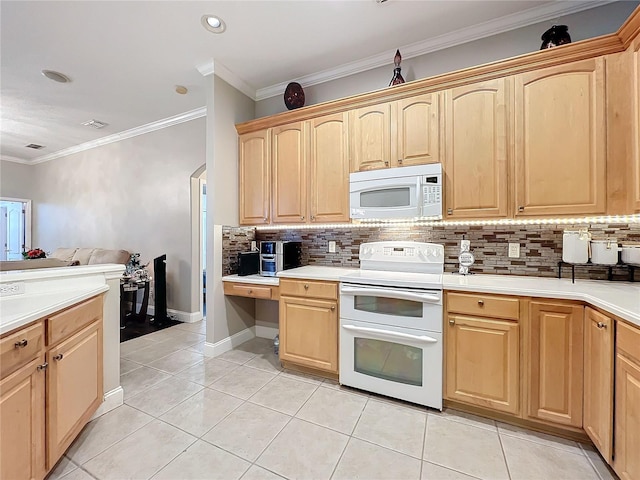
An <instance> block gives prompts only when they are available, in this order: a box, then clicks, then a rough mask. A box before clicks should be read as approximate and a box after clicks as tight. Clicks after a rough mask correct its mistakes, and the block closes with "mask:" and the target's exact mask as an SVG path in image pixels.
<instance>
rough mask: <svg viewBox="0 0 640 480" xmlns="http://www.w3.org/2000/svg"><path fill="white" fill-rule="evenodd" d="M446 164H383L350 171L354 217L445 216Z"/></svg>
mask: <svg viewBox="0 0 640 480" xmlns="http://www.w3.org/2000/svg"><path fill="white" fill-rule="evenodd" d="M442 197H443V193H442V165H440V164H439V163H431V164H428V165H417V166H414V167H398V168H383V169H380V170H370V171H366V172H356V173H352V174H350V175H349V206H350V217H351V218H359V219H376V218H381V219H382V218H413V217H429V218H434V219H440V218H442Z"/></svg>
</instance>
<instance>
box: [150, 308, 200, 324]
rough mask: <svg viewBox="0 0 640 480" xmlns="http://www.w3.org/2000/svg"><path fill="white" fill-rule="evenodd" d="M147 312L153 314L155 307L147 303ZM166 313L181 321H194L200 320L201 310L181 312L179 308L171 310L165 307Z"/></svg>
mask: <svg viewBox="0 0 640 480" xmlns="http://www.w3.org/2000/svg"><path fill="white" fill-rule="evenodd" d="M147 313H148V314H149V315H153V314H154V313H155V308H154V307H152V306H151V305H149V307H148V308H147ZM167 314H168V315H170V316H172V317H175V319H176V320H177V321H179V322H182V323H195V322H199V321H200V320H202V312H191V313H189V312H183V311H181V310H173V309H171V308H168V309H167Z"/></svg>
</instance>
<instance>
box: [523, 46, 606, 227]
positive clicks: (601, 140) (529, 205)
mask: <svg viewBox="0 0 640 480" xmlns="http://www.w3.org/2000/svg"><path fill="white" fill-rule="evenodd" d="M515 85H516V87H515V112H514V114H515V178H516V182H515V196H516V203H517V209H516V210H517V211H516V215H517V216H522V215H569V214H597V213H604V212H605V198H606V184H605V181H606V175H605V167H606V165H605V162H606V158H605V157H606V129H605V128H604V125H605V89H604V59H603V58H596V59H591V60H584V61H581V62H575V63H571V64H567V65H559V66H557V67H552V68H546V69H542V70H537V71H533V72H529V73H524V74H521V75H517V76H516V77H515Z"/></svg>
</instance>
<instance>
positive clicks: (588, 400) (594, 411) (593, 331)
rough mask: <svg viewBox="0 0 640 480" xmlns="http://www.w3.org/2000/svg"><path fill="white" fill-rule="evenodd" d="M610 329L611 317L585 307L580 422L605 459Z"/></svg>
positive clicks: (609, 431) (609, 424)
mask: <svg viewBox="0 0 640 480" xmlns="http://www.w3.org/2000/svg"><path fill="white" fill-rule="evenodd" d="M613 329H614V321H613V319H611V318H609V317H608V316H606V315H603V314H602V313H600V312H598V311H596V310H594V309H593V308H589V307H586V308H585V312H584V401H583V417H582V423H583V428H584V431H585V432H586V433H587V435H589V438H591V440H592V441H593V444H594V445H595V446H596V448H597V449H598V450H599V451H600V453H601V454H602V456H603V457H604V459H605V460H606V461H607V462H608V463H611V444H612V442H613V342H614V338H613Z"/></svg>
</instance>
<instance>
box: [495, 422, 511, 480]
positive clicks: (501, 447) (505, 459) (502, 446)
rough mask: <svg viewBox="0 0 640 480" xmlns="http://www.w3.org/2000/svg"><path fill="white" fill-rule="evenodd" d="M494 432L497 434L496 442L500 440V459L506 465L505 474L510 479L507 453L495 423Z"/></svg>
mask: <svg viewBox="0 0 640 480" xmlns="http://www.w3.org/2000/svg"><path fill="white" fill-rule="evenodd" d="M496 433H497V435H498V442H500V451H501V452H502V459H503V460H504V464H505V466H506V467H507V475H508V476H509V478H510V479H511V470H510V469H509V461H508V460H507V454H506V452H505V451H504V445H503V444H502V437H501V436H500V432H499V430H498V425H497V424H496Z"/></svg>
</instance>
